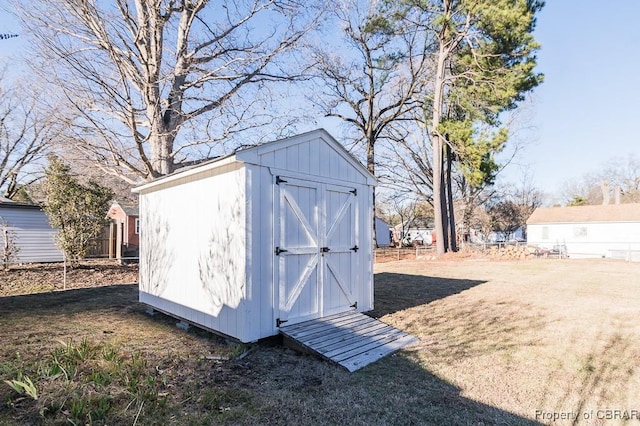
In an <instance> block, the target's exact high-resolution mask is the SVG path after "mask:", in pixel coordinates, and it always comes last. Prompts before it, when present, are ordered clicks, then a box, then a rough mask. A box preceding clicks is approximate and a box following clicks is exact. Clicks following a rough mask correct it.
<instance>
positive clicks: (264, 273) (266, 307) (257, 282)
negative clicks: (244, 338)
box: [246, 165, 277, 340]
mask: <svg viewBox="0 0 640 426" xmlns="http://www.w3.org/2000/svg"><path fill="white" fill-rule="evenodd" d="M246 167H247V191H248V193H249V191H250V193H251V200H252V203H247V218H248V223H249V225H248V226H250V228H251V232H247V235H248V236H249V243H248V247H247V254H248V258H249V259H251V260H250V268H248V269H247V283H249V282H250V283H251V284H250V285H247V289H248V290H249V289H250V294H249V293H248V294H247V299H248V300H251V301H252V303H251V309H252V310H251V312H247V318H248V320H250V321H251V325H250V326H249V329H250V333H251V334H250V337H251V340H256V339H259V338H262V337H265V336H270V335H273V334H276V333H277V329H276V325H275V312H274V300H275V295H274V288H273V279H274V273H273V256H274V254H273V251H274V242H273V212H272V206H273V181H274V177H273V176H272V175H271V173H269V169H267V168H265V167H258V166H255V165H247V166H246ZM254 333H255V334H254Z"/></svg>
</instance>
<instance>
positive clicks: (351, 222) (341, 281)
mask: <svg viewBox="0 0 640 426" xmlns="http://www.w3.org/2000/svg"><path fill="white" fill-rule="evenodd" d="M352 191H353V189H352V188H345V187H338V186H333V185H331V186H326V188H325V190H324V208H325V217H326V226H325V229H326V234H325V235H324V236H323V237H324V243H323V246H325V247H327V248H329V251H326V252H324V253H323V262H322V263H323V291H322V296H323V315H331V314H333V313H337V312H343V311H345V310H346V309H348V308H349V307H350V306H352V305H353V304H354V303H355V302H356V300H355V297H354V285H355V279H354V278H355V277H354V271H355V267H354V264H353V263H354V258H353V255H354V253H355V251H354V249H355V246H356V241H357V235H356V232H357V229H358V224H357V223H356V219H357V214H356V208H357V195H356V193H355V192H352Z"/></svg>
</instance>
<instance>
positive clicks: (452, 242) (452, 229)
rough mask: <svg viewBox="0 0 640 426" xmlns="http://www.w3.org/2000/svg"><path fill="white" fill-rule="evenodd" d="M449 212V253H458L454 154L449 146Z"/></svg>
mask: <svg viewBox="0 0 640 426" xmlns="http://www.w3.org/2000/svg"><path fill="white" fill-rule="evenodd" d="M446 149H447V176H446V183H447V210H448V214H449V248H448V249H447V251H449V250H451V251H458V241H457V239H456V238H457V236H456V219H455V214H454V210H453V185H452V182H451V168H452V166H453V153H452V152H451V146H449V144H447V148H446Z"/></svg>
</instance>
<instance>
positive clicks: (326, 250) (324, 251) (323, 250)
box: [320, 247, 331, 253]
mask: <svg viewBox="0 0 640 426" xmlns="http://www.w3.org/2000/svg"><path fill="white" fill-rule="evenodd" d="M320 250H321V251H322V252H323V253H326V252H328V251H329V250H331V249H330V248H329V247H322V248H321V249H320Z"/></svg>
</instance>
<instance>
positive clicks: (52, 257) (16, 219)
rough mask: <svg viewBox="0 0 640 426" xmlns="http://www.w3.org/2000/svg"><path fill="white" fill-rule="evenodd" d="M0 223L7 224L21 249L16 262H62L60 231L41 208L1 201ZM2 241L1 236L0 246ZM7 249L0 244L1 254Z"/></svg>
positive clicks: (8, 229) (14, 240) (11, 235)
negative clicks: (57, 240)
mask: <svg viewBox="0 0 640 426" xmlns="http://www.w3.org/2000/svg"><path fill="white" fill-rule="evenodd" d="M0 222H6V223H7V225H8V226H7V231H8V233H9V235H10V237H11V238H13V243H14V244H15V245H16V247H17V248H18V252H17V254H16V259H15V262H16V263H32V262H62V260H63V259H64V255H63V253H62V250H60V248H59V247H58V246H57V245H56V244H55V236H56V234H57V233H58V231H57V230H56V229H54V228H52V227H51V225H50V224H49V218H48V217H47V215H46V214H45V213H44V212H43V211H42V209H41V208H40V207H39V206H35V205H31V204H22V203H16V202H14V201H11V200H7V199H2V200H0ZM2 241H3V239H2V238H1V237H0V243H1V242H2ZM2 253H4V246H3V244H0V255H2Z"/></svg>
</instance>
